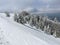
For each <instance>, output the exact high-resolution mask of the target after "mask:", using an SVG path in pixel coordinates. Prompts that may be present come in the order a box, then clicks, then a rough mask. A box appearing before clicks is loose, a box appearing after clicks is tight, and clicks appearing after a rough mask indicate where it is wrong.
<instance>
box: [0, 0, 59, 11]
mask: <svg viewBox="0 0 60 45" xmlns="http://www.w3.org/2000/svg"><path fill="white" fill-rule="evenodd" d="M30 7H31V8H56V9H58V8H60V0H0V11H1V10H19V9H24V8H30Z"/></svg>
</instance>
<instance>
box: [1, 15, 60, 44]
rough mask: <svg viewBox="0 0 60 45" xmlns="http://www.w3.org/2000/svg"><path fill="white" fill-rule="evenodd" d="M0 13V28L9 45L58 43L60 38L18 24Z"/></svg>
mask: <svg viewBox="0 0 60 45" xmlns="http://www.w3.org/2000/svg"><path fill="white" fill-rule="evenodd" d="M2 15H3V14H0V30H2V31H3V33H4V37H5V38H6V40H8V41H9V43H10V44H11V45H52V44H54V45H60V39H57V38H54V37H53V36H51V35H47V34H45V33H43V32H39V31H37V30H34V29H31V28H28V27H26V26H24V25H22V24H18V23H16V22H14V21H12V20H10V19H8V18H7V17H5V16H2Z"/></svg>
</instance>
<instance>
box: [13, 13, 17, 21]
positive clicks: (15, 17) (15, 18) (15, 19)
mask: <svg viewBox="0 0 60 45" xmlns="http://www.w3.org/2000/svg"><path fill="white" fill-rule="evenodd" d="M14 21H17V14H16V13H15V14H14Z"/></svg>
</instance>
